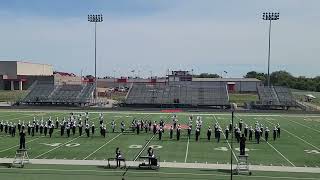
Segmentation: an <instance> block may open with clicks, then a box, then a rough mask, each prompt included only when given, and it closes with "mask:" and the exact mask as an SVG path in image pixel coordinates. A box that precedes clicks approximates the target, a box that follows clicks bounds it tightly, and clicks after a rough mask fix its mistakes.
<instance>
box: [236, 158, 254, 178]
mask: <svg viewBox="0 0 320 180" xmlns="http://www.w3.org/2000/svg"><path fill="white" fill-rule="evenodd" d="M248 159H249V156H248V155H247V154H246V155H238V164H237V169H236V173H237V174H246V173H248V174H249V175H251V172H250V170H249V162H248Z"/></svg>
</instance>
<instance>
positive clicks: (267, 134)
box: [264, 127, 270, 142]
mask: <svg viewBox="0 0 320 180" xmlns="http://www.w3.org/2000/svg"><path fill="white" fill-rule="evenodd" d="M269 131H270V130H269V128H268V127H266V130H265V132H264V138H265V140H266V141H267V142H268V138H269Z"/></svg>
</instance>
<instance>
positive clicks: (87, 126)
mask: <svg viewBox="0 0 320 180" xmlns="http://www.w3.org/2000/svg"><path fill="white" fill-rule="evenodd" d="M85 131H86V134H87V137H90V127H89V124H86V129H85Z"/></svg>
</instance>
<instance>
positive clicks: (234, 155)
mask: <svg viewBox="0 0 320 180" xmlns="http://www.w3.org/2000/svg"><path fill="white" fill-rule="evenodd" d="M213 118H214V119H215V120H216V122H217V123H218V124H219V126H220V123H219V122H218V120H217V118H216V116H215V115H213ZM232 131H233V130H232ZM221 132H222V134H223V136H224V138H226V135H225V134H224V132H223V130H221ZM232 133H233V132H232ZM226 141H227V143H228V146H229V148H230V150H231V151H232V154H233V157H234V158H235V159H236V161H237V162H238V158H237V156H236V154H235V153H234V151H233V149H231V145H230V143H229V141H228V140H227V139H226Z"/></svg>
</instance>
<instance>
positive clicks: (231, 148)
mask: <svg viewBox="0 0 320 180" xmlns="http://www.w3.org/2000/svg"><path fill="white" fill-rule="evenodd" d="M233 118H234V108H232V113H231V124H232V129H230V131H231V143H230V161H231V162H230V165H231V166H230V179H231V180H232V178H233V168H232V158H233V157H232V155H233Z"/></svg>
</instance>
